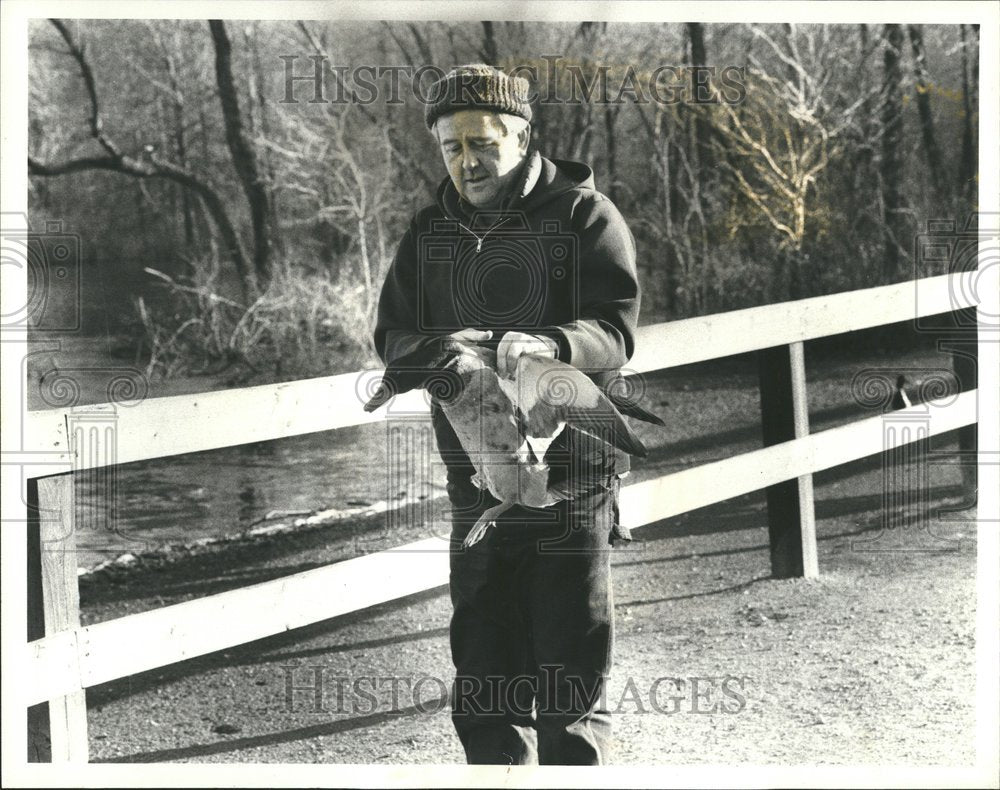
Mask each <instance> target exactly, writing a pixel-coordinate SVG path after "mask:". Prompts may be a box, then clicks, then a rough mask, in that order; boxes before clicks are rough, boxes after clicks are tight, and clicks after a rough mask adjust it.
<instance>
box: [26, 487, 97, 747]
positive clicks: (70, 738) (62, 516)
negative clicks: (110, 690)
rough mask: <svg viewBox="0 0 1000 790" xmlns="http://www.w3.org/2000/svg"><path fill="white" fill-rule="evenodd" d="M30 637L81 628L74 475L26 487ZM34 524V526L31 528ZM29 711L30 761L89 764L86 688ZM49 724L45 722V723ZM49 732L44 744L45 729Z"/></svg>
mask: <svg viewBox="0 0 1000 790" xmlns="http://www.w3.org/2000/svg"><path fill="white" fill-rule="evenodd" d="M28 494H29V512H31V511H34V514H33V516H32V519H31V521H29V524H28V529H29V538H28V566H29V567H28V638H29V640H31V639H38V638H40V637H42V636H48V635H51V634H54V633H57V632H59V631H67V630H70V629H73V628H79V626H80V587H79V582H78V581H77V572H76V571H77V565H76V523H75V509H74V497H73V474H72V473H64V474H60V475H53V476H51V477H42V478H38V479H37V480H30V481H29V482H28ZM32 521H34V523H32ZM39 708H43V706H35V708H34V709H29V712H28V726H29V734H28V750H29V760H33V761H43V760H44V759H45V758H46V757H48V758H49V759H51V761H52V762H53V763H67V762H74V763H78V762H87V760H88V758H89V751H88V743H87V698H86V692H84V691H83V690H82V689H81V690H80V691H77V692H74V693H72V694H67V695H66V696H64V697H58V698H56V699H53V700H50V701H49V703H48V711H47V713H48V716H46V715H45V711H44V710H39ZM46 719H47V721H46ZM46 729H47V730H48V733H47V734H48V736H49V738H48V741H49V742H48V743H46V742H45V741H46V739H45V735H46V732H45V730H46Z"/></svg>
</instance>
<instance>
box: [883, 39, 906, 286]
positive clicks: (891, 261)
mask: <svg viewBox="0 0 1000 790" xmlns="http://www.w3.org/2000/svg"><path fill="white" fill-rule="evenodd" d="M883 39H884V42H885V49H884V52H883V77H882V80H883V81H882V167H881V175H882V220H883V226H884V236H885V240H884V245H885V258H884V261H883V276H884V277H885V278H886V279H887V280H890V281H892V280H895V279H896V277H898V275H899V273H900V272H899V268H900V253H901V252H902V243H903V239H904V237H905V233H906V226H905V223H904V220H905V217H904V211H905V208H906V203H905V198H904V196H903V185H902V181H903V72H902V67H901V66H900V57H901V54H902V48H903V31H902V29H901V28H900V26H899V25H886V26H885V29H884V31H883Z"/></svg>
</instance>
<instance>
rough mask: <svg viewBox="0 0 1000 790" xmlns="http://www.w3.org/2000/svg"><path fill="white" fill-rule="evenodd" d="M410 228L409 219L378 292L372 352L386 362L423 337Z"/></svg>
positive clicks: (404, 351) (420, 341)
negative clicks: (418, 310)
mask: <svg viewBox="0 0 1000 790" xmlns="http://www.w3.org/2000/svg"><path fill="white" fill-rule="evenodd" d="M414 227H415V223H414V222H411V223H410V226H409V228H407V230H406V233H405V234H404V235H403V238H402V240H401V241H400V242H399V247H398V248H397V249H396V257H395V258H394V259H393V261H392V265H391V266H390V267H389V273H388V274H387V275H386V278H385V283H384V284H383V285H382V293H381V294H380V295H379V300H378V317H377V318H376V321H375V338H374V339H375V351H376V353H377V354H378V355H379V357H380V358H381V360H382V361H383V362H384V363H386V364H389V362H391V361H392V360H394V359H398V358H399V357H401V356H403V355H404V354H408V353H409V352H411V351H413V350H414V349H416V348H417V346H419V345H420V344H421V343H422V342H424V341H425V340H426V339H427V336H426V335H422V334H420V332H419V323H418V319H417V300H418V299H419V298H420V288H419V282H418V277H417V250H416V244H415V238H416V236H415V231H414Z"/></svg>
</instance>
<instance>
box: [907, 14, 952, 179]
mask: <svg viewBox="0 0 1000 790" xmlns="http://www.w3.org/2000/svg"><path fill="white" fill-rule="evenodd" d="M907 31H908V32H909V36H910V47H911V48H912V50H913V72H914V76H915V77H916V87H917V112H918V113H919V114H920V132H921V136H922V138H923V142H924V152H925V153H926V155H927V165H928V167H929V168H930V177H931V179H930V180H931V189H932V190H934V192H935V193H937V194H939V195H945V194H947V193H948V192H949V191H950V190H949V189H948V186H949V183H948V181H947V179H946V178H945V175H944V161H943V158H942V156H941V149H940V147H939V146H938V143H937V136H936V135H935V133H934V114H933V112H931V95H930V91H931V85H930V80H929V79H928V76H927V52H926V50H925V49H924V34H923V31H922V30H921V27H920V25H908V26H907Z"/></svg>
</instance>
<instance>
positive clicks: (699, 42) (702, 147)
mask: <svg viewBox="0 0 1000 790" xmlns="http://www.w3.org/2000/svg"><path fill="white" fill-rule="evenodd" d="M687 32H688V39H689V40H690V42H691V53H690V56H691V65H692V66H696V67H701V66H704V65H705V61H706V54H705V30H704V25H702V24H701V23H700V22H689V23H688V26H687ZM680 109H686V108H685V107H684V105H683V104H681V105H680ZM697 115H698V117H697V120H696V121H695V137H696V143H697V144H696V145H695V146H693V147H692V152H693V154H694V157H695V160H694V162H693V164H694V169H695V172H698V171H700V170H704V169H707V168H710V167H711V166H712V147H711V145H710V143H711V140H710V139H709V138H710V135H711V134H712V130H711V127H710V126H709V125H708V124H707V123H706V122H705V119H704V118H702V117H701V115H700V113H698V114H697Z"/></svg>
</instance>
